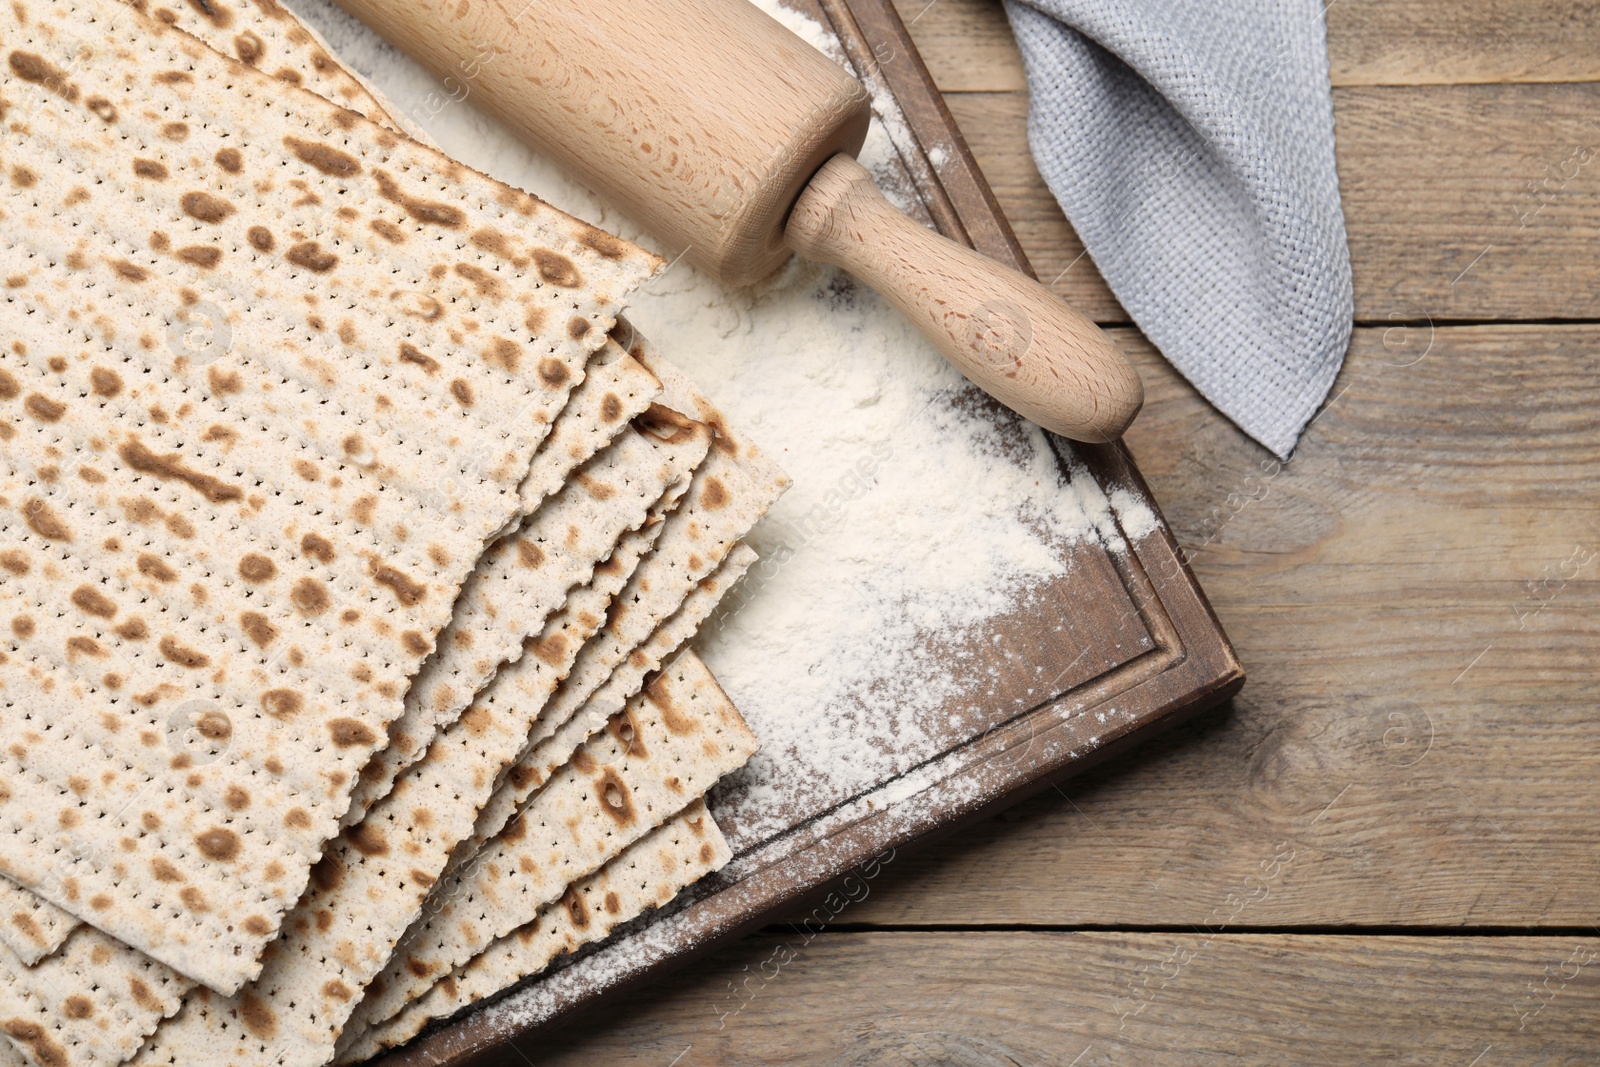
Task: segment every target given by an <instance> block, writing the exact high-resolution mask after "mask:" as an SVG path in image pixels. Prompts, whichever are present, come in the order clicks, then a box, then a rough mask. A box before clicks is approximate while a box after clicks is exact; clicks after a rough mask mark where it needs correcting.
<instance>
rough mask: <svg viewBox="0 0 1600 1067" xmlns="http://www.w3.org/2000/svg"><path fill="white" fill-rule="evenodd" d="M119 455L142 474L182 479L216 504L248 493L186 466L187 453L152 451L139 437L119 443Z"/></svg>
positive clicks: (167, 478)
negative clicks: (184, 459)
mask: <svg viewBox="0 0 1600 1067" xmlns="http://www.w3.org/2000/svg"><path fill="white" fill-rule="evenodd" d="M117 455H119V456H121V457H122V461H123V462H124V463H126V464H127V465H128V466H130V467H132V468H133V469H134V470H136V471H138V472H139V473H140V474H149V475H152V476H153V477H156V478H160V479H163V480H168V481H179V482H182V483H184V484H185V485H187V486H189V487H190V488H192V489H194V490H196V491H197V492H199V493H200V495H201V496H204V497H205V498H206V499H207V500H209V501H211V503H213V504H222V503H226V502H227V501H230V500H239V499H242V498H243V497H244V490H242V489H240V488H239V487H238V486H236V485H229V484H227V483H226V482H223V481H222V480H220V479H218V478H216V477H214V476H212V475H210V474H205V473H203V472H201V471H197V470H194V469H192V468H190V467H186V466H184V463H183V457H182V456H181V455H179V454H178V453H176V452H172V453H169V454H167V455H164V456H163V455H159V454H158V453H155V452H152V451H150V449H148V448H146V447H145V445H144V444H143V442H141V441H140V440H139V439H138V438H133V439H131V440H129V441H128V442H127V443H126V444H124V445H122V446H121V447H119V448H118V449H117Z"/></svg>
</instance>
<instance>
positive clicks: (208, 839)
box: [194, 826, 239, 863]
mask: <svg viewBox="0 0 1600 1067" xmlns="http://www.w3.org/2000/svg"><path fill="white" fill-rule="evenodd" d="M194 844H195V847H196V848H198V849H199V850H200V854H201V855H202V856H204V857H205V858H206V859H208V860H214V861H216V862H217V863H230V862H232V861H233V860H235V859H237V858H238V855H239V835H238V834H236V833H234V832H233V831H232V830H230V829H228V828H227V827H225V826H214V827H212V828H211V829H209V830H206V831H204V832H203V833H200V834H198V835H197V836H196V837H195V839H194Z"/></svg>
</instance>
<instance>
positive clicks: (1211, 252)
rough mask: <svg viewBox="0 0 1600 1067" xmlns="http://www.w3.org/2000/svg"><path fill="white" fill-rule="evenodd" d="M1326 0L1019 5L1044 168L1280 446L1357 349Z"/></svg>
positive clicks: (1121, 280)
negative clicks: (1338, 168) (1337, 160)
mask: <svg viewBox="0 0 1600 1067" xmlns="http://www.w3.org/2000/svg"><path fill="white" fill-rule="evenodd" d="M1322 11H1323V7H1322V4H1321V2H1320V0H1184V2H1178V3H1174V2H1172V0H1006V12H1007V14H1008V15H1009V16H1010V19H1011V25H1012V28H1013V29H1014V30H1015V31H1016V34H1017V41H1018V43H1019V44H1020V45H1021V48H1022V57H1023V61H1024V63H1025V65H1026V68H1027V75H1028V87H1029V90H1030V92H1031V106H1030V111H1029V115H1028V139H1029V143H1030V145H1031V146H1032V148H1033V155H1034V159H1035V160H1036V162H1037V163H1038V166H1039V170H1040V172H1041V173H1042V174H1043V175H1044V178H1045V181H1046V182H1047V183H1048V184H1049V186H1050V190H1051V192H1053V193H1054V194H1055V197H1056V199H1057V200H1058V201H1059V202H1060V204H1061V207H1062V210H1063V211H1065V212H1066V215H1067V218H1068V219H1070V220H1071V221H1072V224H1073V226H1074V227H1075V228H1076V229H1077V231H1078V234H1079V236H1080V237H1081V238H1082V239H1083V243H1084V246H1085V247H1086V248H1087V249H1088V250H1089V254H1090V255H1091V256H1093V257H1094V261H1095V265H1096V266H1098V267H1099V268H1100V272H1101V274H1103V275H1104V276H1105V279H1106V281H1107V282H1108V283H1109V284H1110V286H1111V289H1112V291H1113V292H1115V293H1116V295H1117V299H1119V300H1120V301H1121V302H1122V306H1123V307H1125V308H1126V309H1127V310H1128V313H1129V314H1130V315H1132V316H1133V319H1134V321H1135V322H1137V323H1138V324H1139V326H1140V328H1142V329H1143V330H1144V332H1145V335H1146V336H1147V337H1149V338H1150V340H1151V341H1153V342H1154V343H1155V344H1156V346H1157V347H1158V348H1160V349H1161V351H1162V353H1163V354H1165V355H1166V357H1167V358H1168V359H1169V360H1171V361H1172V363H1173V365H1174V366H1176V367H1177V368H1178V370H1179V371H1181V372H1182V373H1183V374H1184V376H1185V377H1187V378H1188V379H1189V380H1190V381H1191V382H1193V383H1194V384H1195V387H1196V388H1198V389H1199V390H1200V392H1201V393H1202V394H1204V395H1205V397H1206V398H1207V399H1208V400H1210V401H1211V402H1212V403H1213V404H1215V405H1216V406H1217V407H1218V408H1219V409H1220V410H1221V411H1222V412H1223V414H1225V415H1227V416H1228V417H1229V418H1230V419H1232V420H1233V421H1234V422H1235V423H1237V424H1238V425H1239V427H1240V428H1241V429H1242V430H1244V431H1245V432H1246V433H1247V434H1249V435H1250V436H1251V437H1253V438H1255V439H1256V440H1257V441H1260V442H1261V443H1262V444H1263V445H1265V446H1267V447H1268V448H1269V449H1271V450H1272V451H1273V452H1275V453H1277V454H1278V455H1279V456H1287V455H1288V453H1289V452H1290V451H1291V450H1292V449H1293V448H1294V445H1295V442H1296V440H1297V439H1298V438H1299V436H1300V432H1301V430H1303V429H1304V428H1305V425H1306V422H1307V421H1308V420H1309V419H1310V418H1311V416H1312V415H1313V414H1314V413H1315V411H1316V410H1317V407H1318V406H1319V405H1320V404H1321V403H1322V401H1323V398H1324V397H1326V396H1327V393H1328V389H1329V388H1330V387H1331V386H1332V384H1333V380H1334V377H1335V375H1337V374H1338V372H1339V366H1340V363H1341V362H1342V361H1343V359H1344V353H1345V350H1346V348H1347V347H1348V346H1349V342H1350V327H1351V320H1352V317H1353V314H1352V297H1351V288H1350V252H1349V248H1348V246H1347V245H1346V242H1345V230H1344V216H1343V213H1342V211H1341V209H1340V206H1339V182H1338V175H1337V173H1336V172H1335V170H1334V155H1333V103H1332V96H1331V93H1330V90H1329V85H1328V53H1327V46H1326V38H1325V33H1324V25H1323V19H1322Z"/></svg>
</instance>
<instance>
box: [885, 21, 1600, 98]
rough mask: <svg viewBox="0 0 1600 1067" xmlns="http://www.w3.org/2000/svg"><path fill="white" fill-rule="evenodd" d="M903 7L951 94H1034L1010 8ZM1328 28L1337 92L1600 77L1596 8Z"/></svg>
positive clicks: (942, 85)
mask: <svg viewBox="0 0 1600 1067" xmlns="http://www.w3.org/2000/svg"><path fill="white" fill-rule="evenodd" d="M895 6H896V7H897V8H898V9H899V11H900V16H901V18H903V19H904V20H905V21H906V23H907V24H908V25H909V26H910V27H911V35H912V38H913V39H914V40H915V41H916V43H917V49H918V51H920V52H921V53H922V57H923V59H924V60H926V61H927V64H928V68H929V69H930V70H931V71H932V72H933V76H934V78H935V79H936V80H937V81H938V83H939V87H940V88H941V89H942V90H944V91H945V92H947V93H951V92H1009V91H1015V90H1020V89H1024V88H1026V83H1025V81H1024V78H1023V72H1022V60H1021V56H1020V55H1019V54H1018V52H1017V46H1016V43H1015V42H1014V41H1013V40H1012V37H1011V31H1010V28H1009V27H1008V26H1007V24H1006V17H1005V12H1004V10H1003V8H1002V7H1001V4H1000V0H895ZM1327 22H1328V53H1329V55H1328V59H1329V65H1330V68H1331V69H1330V74H1331V78H1332V81H1333V84H1334V85H1336V86H1351V85H1459V84H1476V83H1500V82H1562V81H1589V80H1593V79H1596V78H1600V33H1596V26H1597V25H1600V5H1597V4H1595V3H1594V2H1593V0H1582V2H1577V3H1574V2H1572V0H1474V2H1472V3H1458V2H1454V0H1335V2H1334V3H1331V4H1328V5H1327Z"/></svg>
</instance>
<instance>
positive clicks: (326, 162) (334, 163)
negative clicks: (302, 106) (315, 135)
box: [283, 134, 361, 178]
mask: <svg viewBox="0 0 1600 1067" xmlns="http://www.w3.org/2000/svg"><path fill="white" fill-rule="evenodd" d="M283 143H284V145H285V146H287V147H288V149H289V151H291V152H293V153H294V154H295V155H296V156H297V157H298V158H299V159H300V161H301V162H302V163H306V164H309V165H310V166H313V167H315V168H317V169H318V170H320V171H321V172H322V173H324V174H327V175H331V176H332V177H335V178H349V177H353V176H354V175H357V174H360V173H361V162H360V161H359V160H358V159H356V157H355V156H352V155H351V154H350V153H348V152H343V151H340V150H339V149H337V148H335V147H333V146H332V145H330V144H323V143H321V142H319V141H306V140H302V139H301V138H299V137H295V136H294V135H292V134H290V135H288V136H285V137H284V139H283Z"/></svg>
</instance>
